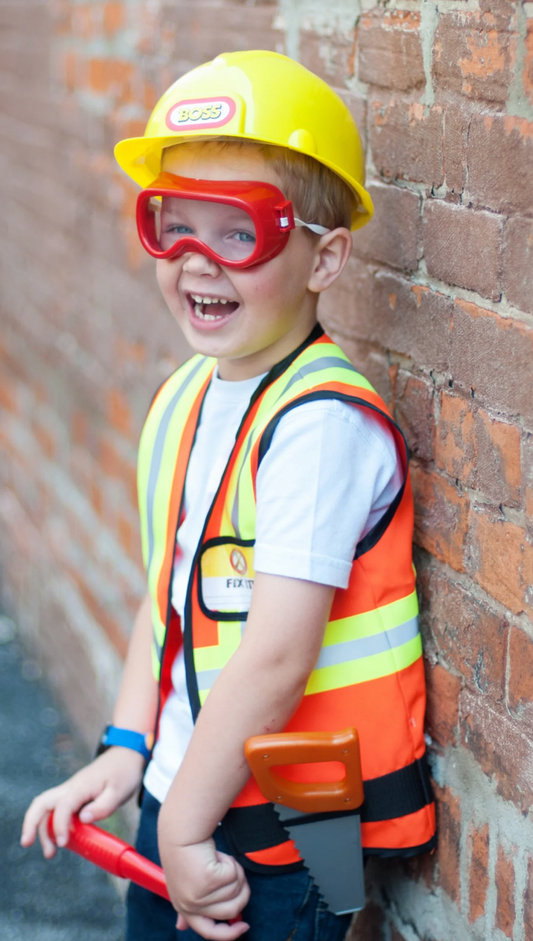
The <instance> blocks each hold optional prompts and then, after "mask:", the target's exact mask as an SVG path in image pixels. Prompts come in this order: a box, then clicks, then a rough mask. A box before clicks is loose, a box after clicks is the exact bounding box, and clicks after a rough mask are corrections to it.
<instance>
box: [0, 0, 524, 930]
mask: <svg viewBox="0 0 533 941" xmlns="http://www.w3.org/2000/svg"><path fill="white" fill-rule="evenodd" d="M386 6H387V5H385V6H384V5H383V4H377V3H376V4H374V5H372V4H370V3H368V2H365V3H363V5H362V7H363V9H362V12H361V15H360V17H359V19H358V20H357V19H356V12H355V7H354V5H353V4H350V3H349V2H345V0H336V2H335V3H334V4H323V3H320V2H319V0H306V2H305V3H293V2H291V0H279V2H278V0H262V2H255V3H250V2H246V0H216V2H215V0H175V2H170V0H162V2H160V3H152V2H150V0H135V2H126V0H123V2H120V0H107V2H104V0H94V2H92V3H85V2H83V3H82V2H77V0H62V2H61V3H56V4H51V3H48V2H46V0H24V2H19V0H5V2H4V3H2V4H1V5H0V60H1V63H2V65H1V69H2V82H1V83H0V114H1V118H2V119H1V120H0V146H1V149H2V176H1V179H0V196H1V199H2V206H3V210H4V215H3V218H4V225H3V227H2V229H1V231H0V266H1V269H0V280H1V285H2V294H1V298H0V304H1V316H2V335H1V337H0V445H1V447H2V449H3V454H4V460H3V463H2V465H1V467H0V522H1V527H0V562H1V565H2V585H3V589H2V591H3V595H2V597H3V603H4V604H5V605H7V606H8V607H9V606H11V607H13V608H14V609H16V611H17V614H18V619H19V621H20V623H21V624H22V627H23V630H24V632H25V635H26V637H27V638H28V641H29V643H31V644H32V646H34V648H35V649H36V650H37V651H38V652H39V655H40V656H41V657H42V659H43V662H44V663H45V664H46V665H47V669H48V670H49V671H50V673H51V675H52V678H53V680H54V682H55V683H56V685H57V687H58V689H59V690H60V691H62V693H63V695H64V696H65V698H66V699H67V701H68V703H69V706H70V709H71V711H72V714H73V716H74V717H75V719H76V722H77V723H78V725H79V726H80V727H81V728H82V729H83V730H84V733H85V735H86V737H87V740H88V741H90V742H91V744H92V742H93V740H94V738H95V737H96V735H97V733H98V731H99V728H100V726H101V724H102V723H103V721H104V720H105V719H107V718H108V717H109V713H110V710H111V702H112V698H113V695H114V691H115V689H116V684H117V682H118V674H119V666H120V662H121V659H122V657H123V655H124V651H125V647H126V644H127V637H128V634H129V631H130V629H131V623H132V618H133V615H134V612H135V609H136V607H137V605H138V602H139V599H140V597H141V595H142V593H143V591H144V580H143V575H142V571H141V562H140V557H139V556H140V553H139V538H138V528H137V517H136V508H135V503H136V495H135V489H136V481H135V461H136V454H135V452H136V446H137V439H138V435H139V430H140V427H141V425H142V421H143V418H144V415H145V413H146V409H147V406H148V403H149V400H150V396H151V394H152V392H153V390H154V389H155V388H156V387H157V386H158V384H159V383H160V381H161V380H162V379H163V378H164V377H165V376H166V375H168V374H169V372H170V371H171V370H172V369H173V368H174V366H175V365H176V364H177V363H178V362H180V361H182V360H183V359H184V358H185V357H186V356H187V355H188V350H187V348H186V346H185V344H184V343H183V342H182V341H181V339H180V337H179V334H178V332H177V330H174V328H173V326H172V322H171V320H169V316H168V313H167V312H166V310H165V308H164V305H163V303H162V301H161V300H160V298H159V295H158V292H157V289H156V286H155V281H154V276H153V265H152V263H151V261H150V260H149V259H148V258H147V257H146V256H145V254H144V252H143V250H142V248H141V247H140V245H139V242H138V238H137V235H136V229H135V223H134V218H133V216H134V206H135V197H136V189H135V187H134V186H133V185H131V184H130V183H128V182H127V181H126V180H125V178H124V177H123V176H122V175H121V174H120V172H119V171H118V170H117V168H116V166H115V165H114V162H113V157H112V148H113V145H114V143H115V142H116V141H117V140H118V139H120V138H122V137H126V136H133V135H136V134H141V133H142V132H143V129H144V125H145V121H146V118H147V116H148V114H149V112H150V110H151V108H152V107H153V105H154V104H155V102H156V101H157V99H158V97H159V94H160V93H161V92H162V91H163V89H165V88H166V87H167V86H168V85H169V84H170V83H171V82H172V81H174V80H175V79H176V78H177V77H178V76H179V75H181V74H182V73H183V72H184V71H186V70H187V69H189V68H191V67H193V66H195V65H198V64H199V63H201V62H202V61H205V60H207V59H210V58H212V57H213V56H215V55H217V54H218V53H220V52H221V51H222V50H224V49H245V48H254V47H256V48H257V47H259V48H269V49H278V50H279V51H288V52H289V54H291V55H292V54H297V55H298V56H299V58H300V60H301V61H302V62H303V63H304V64H306V65H307V66H309V67H310V68H312V69H314V70H315V71H316V72H317V73H318V74H320V75H321V76H322V77H323V78H324V79H325V80H326V81H328V82H329V83H330V84H331V85H332V86H333V87H334V88H336V89H337V90H338V91H339V93H340V94H341V96H342V97H343V98H344V100H345V102H346V103H347V105H348V107H349V109H350V110H351V112H352V114H353V115H354V117H355V119H356V121H357V122H358V124H359V125H360V129H361V135H362V138H363V141H364V143H365V146H367V147H368V155H369V159H368V185H369V190H370V192H371V193H372V196H373V199H374V202H375V207H376V214H375V220H374V221H373V222H372V223H371V224H370V225H369V226H368V227H367V228H365V229H363V230H362V231H361V232H360V233H357V234H356V236H355V238H354V244H355V248H354V253H353V255H352V258H351V259H350V263H349V265H348V268H347V270H346V272H345V273H344V275H343V278H342V279H341V280H340V281H339V282H338V283H337V284H336V285H335V287H334V288H333V289H332V290H331V291H329V292H326V294H325V295H324V296H323V297H322V298H321V301H320V316H321V318H322V320H323V322H324V324H325V325H326V327H327V328H328V330H329V331H330V333H331V335H332V336H333V337H334V338H335V339H336V340H337V341H338V342H339V343H340V344H341V346H342V347H343V349H344V350H345V351H346V353H347V355H348V356H349V357H350V358H351V360H352V361H353V362H354V363H355V364H356V365H357V367H358V368H359V369H361V370H362V371H363V372H364V373H365V374H366V375H367V376H368V378H369V379H370V380H371V381H372V382H373V383H374V385H375V386H376V388H377V389H378V391H379V392H380V394H381V395H382V396H383V397H384V398H385V399H386V401H387V402H388V403H389V404H390V407H391V409H392V411H393V413H394V416H395V418H396V419H397V420H398V421H399V423H400V424H401V426H402V428H403V430H404V432H405V435H406V438H407V441H408V444H409V447H410V450H411V453H412V457H413V474H412V477H413V487H414V494H415V540H416V559H417V568H418V574H419V580H418V581H419V593H420V601H421V623H422V630H423V636H424V643H425V650H426V660H427V664H426V668H427V676H428V717H427V732H428V736H429V737H430V740H431V744H430V745H429V746H428V747H429V755H430V759H431V767H432V771H433V774H434V777H435V782H436V785H437V796H438V798H439V803H440V810H439V832H440V837H439V838H440V848H439V851H438V854H435V855H433V856H430V857H423V858H421V859H420V860H418V861H416V860H411V861H410V862H405V863H402V864H397V863H394V862H390V861H387V862H383V861H382V862H379V861H375V862H373V863H372V865H371V866H369V867H368V868H369V878H368V890H369V894H370V896H371V904H370V906H369V907H368V909H367V910H366V911H365V912H364V913H363V915H361V916H360V917H359V918H358V919H357V923H356V926H355V927H354V932H355V933H354V934H353V938H354V939H358V941H359V938H360V939H361V941H363V938H364V939H365V941H366V937H367V935H368V936H369V937H370V936H372V938H373V939H374V938H375V941H382V939H383V941H403V939H404V938H405V939H406V938H409V941H415V939H417V941H457V939H458V938H460V939H461V941H478V939H479V938H480V937H481V936H483V937H487V938H488V937H490V936H491V935H492V934H494V935H495V936H496V935H497V936H498V938H499V939H501V938H502V937H509V938H511V937H513V938H516V941H523V939H531V941H533V921H532V916H531V910H532V906H533V888H532V886H533V864H532V863H531V846H532V845H533V828H532V827H531V821H530V817H528V813H529V811H530V807H531V803H532V801H533V762H532V758H531V755H532V754H533V751H532V748H533V725H532V723H533V714H532V707H531V688H530V686H531V681H530V677H531V670H532V667H533V663H532V658H533V653H532V651H533V640H532V638H533V627H532V623H533V595H532V589H531V585H532V584H533V396H532V394H531V389H532V388H533V365H532V364H533V343H532V338H533V320H532V315H533V301H532V298H533V247H532V244H533V243H532V239H533V229H532V222H531V219H532V216H533V18H532V17H531V11H530V9H529V7H528V4H523V3H514V2H509V0H479V2H477V0H476V2H469V3H468V4H467V3H464V4H461V3H455V4H454V6H455V7H456V9H453V10H452V9H450V5H446V4H428V3H424V4H421V5H420V9H419V10H418V9H414V8H415V7H416V6H417V5H416V4H414V5H413V4H408V5H407V6H409V7H410V9H408V10H407V9H394V10H391V9H386V8H385V7H386ZM397 6H398V5H397ZM400 6H401V5H400ZM404 6H405V5H404ZM276 106H277V107H283V102H279V103H276ZM37 626H38V630H37ZM509 830H511V831H512V834H513V836H512V837H511V836H510V835H509ZM510 840H512V845H511V844H510V842H509V841H510ZM489 850H490V852H489ZM370 870H371V871H370ZM513 886H514V888H513ZM523 890H525V895H524V897H523V899H519V897H518V896H519V894H520V893H521V892H522V891H523ZM515 894H516V898H515Z"/></svg>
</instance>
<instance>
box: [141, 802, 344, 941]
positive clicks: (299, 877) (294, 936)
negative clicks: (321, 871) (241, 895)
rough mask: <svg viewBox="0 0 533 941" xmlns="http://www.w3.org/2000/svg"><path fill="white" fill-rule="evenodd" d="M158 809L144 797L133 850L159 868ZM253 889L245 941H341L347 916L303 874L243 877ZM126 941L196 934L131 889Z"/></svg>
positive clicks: (155, 900)
mask: <svg viewBox="0 0 533 941" xmlns="http://www.w3.org/2000/svg"><path fill="white" fill-rule="evenodd" d="M160 807H161V805H160V803H159V801H156V799H155V798H154V797H152V795H151V794H148V793H147V792H146V791H145V793H144V798H143V803H142V810H141V822H140V825H139V833H138V835H137V843H136V847H137V850H138V852H139V853H142V855H143V856H147V857H148V859H151V860H153V862H155V863H157V864H158V865H161V861H160V858H159V851H158V848H157V817H158V814H159V809H160ZM214 836H215V842H216V845H217V848H218V849H219V850H220V851H221V852H224V853H227V852H229V851H228V848H227V845H226V842H225V840H224V836H223V833H222V827H218V828H217V832H216V833H215V835H214ZM246 876H247V878H248V882H249V885H250V889H251V892H252V894H251V896H250V901H249V902H248V905H247V906H246V908H245V909H244V911H243V919H244V921H246V922H247V923H248V924H249V925H250V930H249V932H247V934H245V935H243V938H244V941H343V938H344V936H345V935H346V932H347V930H348V927H349V925H350V921H351V916H350V915H332V914H331V912H330V911H329V910H328V909H327V908H326V906H325V905H324V903H323V902H322V901H321V900H320V898H319V897H318V893H317V890H316V887H315V885H314V883H313V881H312V879H311V878H310V876H309V873H308V872H307V870H306V869H302V870H300V871H299V872H291V873H287V874H286V875H280V876H269V875H258V874H257V873H255V872H247V873H246ZM126 919H127V920H126V941H193V939H196V938H200V935H198V934H197V933H196V932H195V931H193V930H192V929H191V928H189V929H188V930H187V931H178V930H177V929H176V919H177V916H176V912H175V911H174V909H173V907H172V905H171V904H170V902H167V901H166V900H165V899H162V898H160V897H159V896H158V895H154V894H153V893H152V892H148V891H147V890H146V889H141V888H140V887H139V886H137V885H134V884H133V883H131V885H130V888H129V890H128V900H127V916H126Z"/></svg>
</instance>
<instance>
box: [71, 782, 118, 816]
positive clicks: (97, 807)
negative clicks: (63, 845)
mask: <svg viewBox="0 0 533 941" xmlns="http://www.w3.org/2000/svg"><path fill="white" fill-rule="evenodd" d="M117 805H118V800H117V795H116V793H115V790H114V789H113V788H111V787H109V786H107V787H105V788H104V790H103V791H102V793H101V794H99V795H98V797H96V798H95V799H94V800H92V801H90V802H89V803H88V804H86V805H85V807H83V809H82V810H80V820H81V821H82V822H83V823H92V821H93V820H103V819H104V818H105V817H109V816H110V815H111V814H112V813H113V811H115V810H116V809H117Z"/></svg>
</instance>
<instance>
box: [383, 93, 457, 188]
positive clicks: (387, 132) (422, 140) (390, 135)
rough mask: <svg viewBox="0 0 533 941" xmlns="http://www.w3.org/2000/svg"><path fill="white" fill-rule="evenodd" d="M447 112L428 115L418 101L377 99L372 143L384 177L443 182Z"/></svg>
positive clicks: (433, 183)
mask: <svg viewBox="0 0 533 941" xmlns="http://www.w3.org/2000/svg"><path fill="white" fill-rule="evenodd" d="M443 125H444V111H443V109H442V107H440V106H435V107H433V108H431V109H430V110H429V113H426V109H425V108H424V105H422V104H420V103H419V102H416V101H415V102H412V103H410V102H406V101H402V100H398V99H397V98H390V99H389V98H387V99H385V100H384V101H383V100H382V99H381V98H374V99H373V100H372V101H371V103H370V130H369V141H370V146H371V148H372V156H373V159H374V164H375V166H376V170H377V171H378V172H379V173H380V174H381V175H382V176H384V177H392V178H393V179H401V180H411V181H413V182H414V183H425V184H426V185H428V186H434V187H438V186H441V185H442V182H443V180H444V131H443Z"/></svg>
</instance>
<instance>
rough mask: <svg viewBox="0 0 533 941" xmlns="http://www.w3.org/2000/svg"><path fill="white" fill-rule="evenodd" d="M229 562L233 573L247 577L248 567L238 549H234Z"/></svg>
mask: <svg viewBox="0 0 533 941" xmlns="http://www.w3.org/2000/svg"><path fill="white" fill-rule="evenodd" d="M229 560H230V562H231V567H232V569H233V571H234V572H237V575H246V572H247V569H248V565H247V563H246V559H245V558H244V556H243V554H242V552H239V550H238V549H233V550H232V553H231V555H230V557H229Z"/></svg>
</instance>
